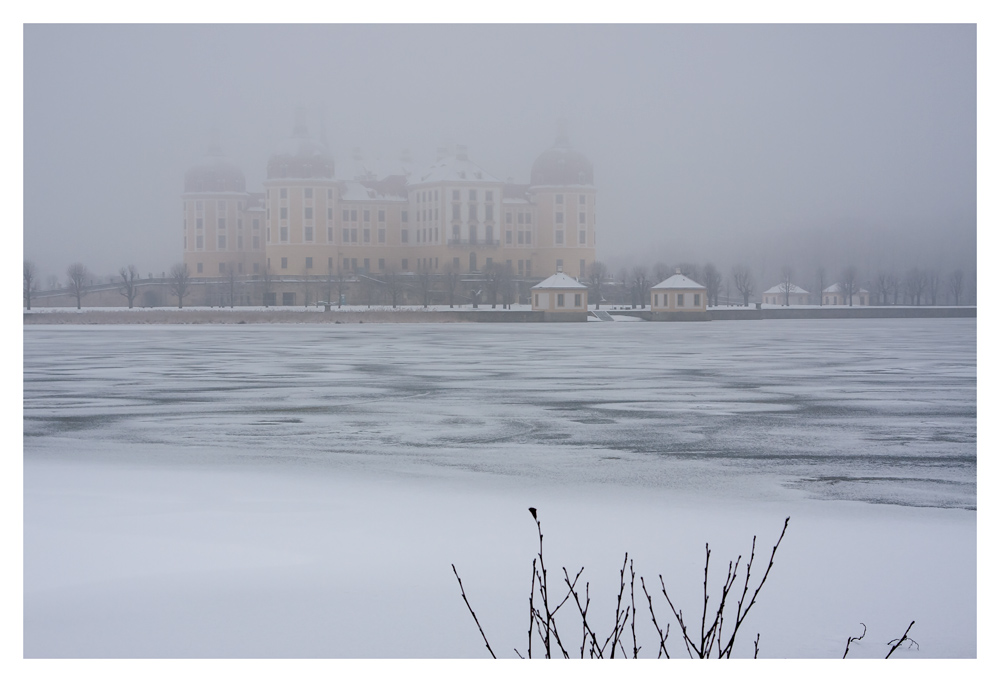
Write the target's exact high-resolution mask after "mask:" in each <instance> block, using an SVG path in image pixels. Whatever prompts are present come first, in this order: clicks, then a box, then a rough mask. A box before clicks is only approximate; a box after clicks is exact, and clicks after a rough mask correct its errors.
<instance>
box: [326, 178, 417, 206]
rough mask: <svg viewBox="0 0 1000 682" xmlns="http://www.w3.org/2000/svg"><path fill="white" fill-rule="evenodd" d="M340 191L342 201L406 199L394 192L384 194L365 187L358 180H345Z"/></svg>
mask: <svg viewBox="0 0 1000 682" xmlns="http://www.w3.org/2000/svg"><path fill="white" fill-rule="evenodd" d="M342 186H343V190H341V193H340V199H341V201H406V199H405V198H403V197H399V196H395V195H393V194H383V193H382V192H379V191H378V190H376V189H373V188H371V187H365V186H364V185H363V184H362V183H360V182H357V181H356V180H345V181H343V183H342Z"/></svg>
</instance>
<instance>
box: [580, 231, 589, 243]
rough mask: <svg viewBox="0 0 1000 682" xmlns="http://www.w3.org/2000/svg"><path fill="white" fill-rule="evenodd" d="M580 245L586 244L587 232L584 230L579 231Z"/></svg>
mask: <svg viewBox="0 0 1000 682" xmlns="http://www.w3.org/2000/svg"><path fill="white" fill-rule="evenodd" d="M580 243H581V244H586V243H587V231H586V230H580Z"/></svg>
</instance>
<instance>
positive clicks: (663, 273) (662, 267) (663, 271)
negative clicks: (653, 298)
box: [653, 261, 674, 284]
mask: <svg viewBox="0 0 1000 682" xmlns="http://www.w3.org/2000/svg"><path fill="white" fill-rule="evenodd" d="M672 274H674V271H673V270H671V269H670V266H669V265H667V264H666V263H664V262H663V261H659V262H658V263H656V265H654V266H653V283H654V284H659V283H660V282H662V281H663V280H665V279H667V278H668V277H670V275H672Z"/></svg>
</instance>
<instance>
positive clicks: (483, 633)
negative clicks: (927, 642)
mask: <svg viewBox="0 0 1000 682" xmlns="http://www.w3.org/2000/svg"><path fill="white" fill-rule="evenodd" d="M451 570H452V571H453V572H454V573H455V578H456V579H457V580H458V589H460V590H461V591H462V600H463V601H464V602H465V605H466V606H467V607H468V608H469V613H471V614H472V620H474V621H476V627H477V628H479V634H481V635H482V636H483V641H484V642H485V643H486V650H487V651H489V652H490V656H492V657H493V658H496V657H497V655H496V654H495V653H493V649H492V648H491V647H490V640H488V639H486V633H485V632H483V626H482V625H480V624H479V619H478V618H476V612H475V611H473V610H472V605H471V604H469V600H468V599H467V598H466V596H465V588H464V587H462V579H461V578H459V577H458V570H457V569H456V568H455V564H452V565H451ZM889 653H892V652H889Z"/></svg>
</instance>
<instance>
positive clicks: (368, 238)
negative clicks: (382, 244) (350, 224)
mask: <svg viewBox="0 0 1000 682" xmlns="http://www.w3.org/2000/svg"><path fill="white" fill-rule="evenodd" d="M364 241H365V244H370V243H371V241H372V231H371V230H370V229H369V228H367V227H366V228H365V231H364Z"/></svg>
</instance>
